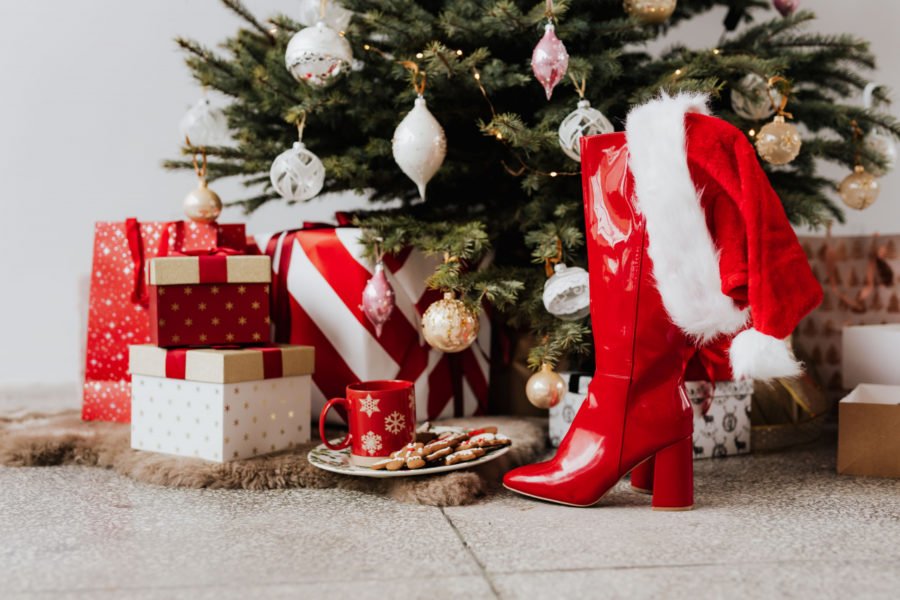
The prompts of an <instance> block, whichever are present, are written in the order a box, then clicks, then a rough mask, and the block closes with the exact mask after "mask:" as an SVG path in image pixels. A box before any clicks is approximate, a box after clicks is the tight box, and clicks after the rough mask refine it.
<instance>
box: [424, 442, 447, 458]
mask: <svg viewBox="0 0 900 600" xmlns="http://www.w3.org/2000/svg"><path fill="white" fill-rule="evenodd" d="M449 447H450V444H449V443H447V440H434V441H433V442H431V443H429V444H426V445H425V448H424V454H425V456H428V455H429V454H434V453H435V452H437V451H438V450H443V449H444V448H449Z"/></svg>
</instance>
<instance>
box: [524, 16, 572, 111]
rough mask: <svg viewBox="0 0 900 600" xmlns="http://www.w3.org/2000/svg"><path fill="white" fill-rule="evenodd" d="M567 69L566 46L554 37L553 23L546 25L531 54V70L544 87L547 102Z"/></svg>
mask: <svg viewBox="0 0 900 600" xmlns="http://www.w3.org/2000/svg"><path fill="white" fill-rule="evenodd" d="M568 68H569V53H568V52H566V46H565V44H563V43H562V40H560V39H559V38H558V37H556V28H555V27H553V23H547V25H546V26H545V27H544V37H542V38H541V41H539V42H538V43H537V46H535V47H534V52H532V54H531V70H532V71H534V76H535V77H536V78H537V80H538V82H540V84H541V85H542V86H543V87H544V92H546V94H547V100H549V99H550V96H551V95H553V88H555V87H556V84H558V83H559V82H560V81H562V78H563V77H565V76H566V71H567V70H568Z"/></svg>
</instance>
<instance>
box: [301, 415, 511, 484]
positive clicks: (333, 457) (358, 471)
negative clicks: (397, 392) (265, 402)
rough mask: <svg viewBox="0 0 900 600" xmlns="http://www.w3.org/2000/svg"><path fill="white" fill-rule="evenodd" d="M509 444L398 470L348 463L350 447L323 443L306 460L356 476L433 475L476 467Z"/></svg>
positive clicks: (494, 456) (503, 452)
mask: <svg viewBox="0 0 900 600" xmlns="http://www.w3.org/2000/svg"><path fill="white" fill-rule="evenodd" d="M433 431H435V432H437V433H442V432H444V431H459V430H458V429H454V428H451V427H435V428H434V429H433ZM329 441H330V442H331V443H332V444H338V443H340V441H341V440H340V439H334V440H329ZM509 449H510V446H509V445H507V446H502V447H500V448H498V449H497V450H488V452H487V453H486V454H485V455H484V456H482V457H480V458H476V459H475V460H470V461H468V462H461V463H456V464H455V465H439V466H436V467H422V468H421V469H401V470H399V471H387V470H384V469H382V470H379V471H376V470H375V469H370V468H368V467H358V466H356V465H353V464H350V448H344V449H343V450H331V449H330V448H328V447H327V446H325V444H319V445H318V446H316V447H315V448H313V449H312V450H310V451H309V454H307V455H306V460H308V461H309V464H311V465H312V466H314V467H318V468H320V469H323V470H325V471H331V472H332V473H340V474H341V475H355V476H357V477H380V478H383V477H414V476H416V475H434V474H435V473H446V472H447V471H457V470H459V469H468V468H470V467H477V466H478V465H483V464H484V463H486V462H490V461H492V460H494V459H495V458H499V457H501V456H503V455H504V454H506V453H507V452H509Z"/></svg>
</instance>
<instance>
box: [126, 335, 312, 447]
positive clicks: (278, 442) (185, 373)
mask: <svg viewBox="0 0 900 600" xmlns="http://www.w3.org/2000/svg"><path fill="white" fill-rule="evenodd" d="M130 354H131V355H130V363H131V369H132V388H131V389H132V412H131V447H132V448H134V449H137V450H149V451H153V452H162V453H166V454H176V455H179V456H188V457H196V458H202V459H206V460H211V461H216V462H226V461H230V460H240V459H245V458H251V457H253V456H258V455H261V454H269V453H272V452H278V451H280V450H285V449H289V448H292V447H294V446H296V445H298V444H303V443H305V442H308V441H309V439H310V429H311V427H310V425H311V415H310V389H311V375H312V371H313V356H314V355H313V349H312V348H311V347H309V346H287V345H283V346H271V347H266V348H247V349H239V350H231V349H229V350H216V349H190V350H188V349H179V350H166V349H164V348H157V347H155V346H151V345H143V346H132V347H131V348H130Z"/></svg>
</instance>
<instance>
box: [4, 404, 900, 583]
mask: <svg viewBox="0 0 900 600" xmlns="http://www.w3.org/2000/svg"><path fill="white" fill-rule="evenodd" d="M0 399H2V398H0ZM2 407H3V405H2V403H0V408H2ZM696 467H697V473H696V477H697V499H698V503H697V508H696V510H695V511H693V512H686V513H656V512H652V511H650V510H649V508H648V505H649V498H648V497H646V496H642V495H637V494H634V493H632V492H630V491H628V490H626V489H624V488H623V487H621V486H620V488H618V489H617V490H616V491H615V492H614V493H612V494H610V495H608V496H607V497H606V498H605V499H604V501H603V502H602V504H601V505H598V506H597V507H595V508H591V509H575V508H567V507H561V506H554V505H549V504H542V503H538V502H533V501H530V500H526V499H523V498H519V497H517V496H513V495H511V494H507V493H504V494H500V495H498V496H496V497H494V498H492V499H489V500H487V501H485V502H482V503H480V504H476V505H474V506H467V507H457V508H447V509H444V510H441V509H437V508H431V507H422V506H411V505H403V504H397V503H396V502H394V501H391V500H387V499H383V498H379V497H375V496H369V495H366V494H360V493H354V492H342V491H328V490H324V491H323V490H289V491H272V492H240V491H221V490H216V491H213V490H183V489H166V488H158V487H152V486H147V485H142V484H138V483H135V482H133V481H131V480H129V479H126V478H123V477H120V476H118V475H115V474H113V473H111V472H107V471H101V470H98V469H92V468H81V467H64V468H47V469H0V597H3V598H46V597H54V598H56V597H59V598H99V599H111V598H129V599H130V598H136V599H145V598H146V599H154V600H155V599H157V598H159V599H163V598H165V599H169V598H190V599H195V598H196V599H206V598H216V599H219V598H222V599H229V598H240V599H242V600H244V599H251V598H266V599H269V598H320V597H329V598H344V597H346V598H353V599H354V600H362V599H365V598H378V599H382V598H404V599H406V598H440V599H441V600H447V599H451V598H466V599H467V600H472V599H478V598H494V597H500V598H691V599H700V598H728V599H729V600H731V599H733V598H742V599H743V598H767V599H768V598H850V597H852V598H896V597H897V594H898V590H900V481H894V480H879V479H859V478H849V477H837V476H836V475H835V474H834V449H833V446H831V445H829V444H826V443H822V444H818V445H815V446H813V447H808V448H805V449H801V450H795V451H792V452H789V453H782V454H777V455H755V456H751V457H742V458H730V459H724V460H718V461H702V462H698V463H696Z"/></svg>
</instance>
